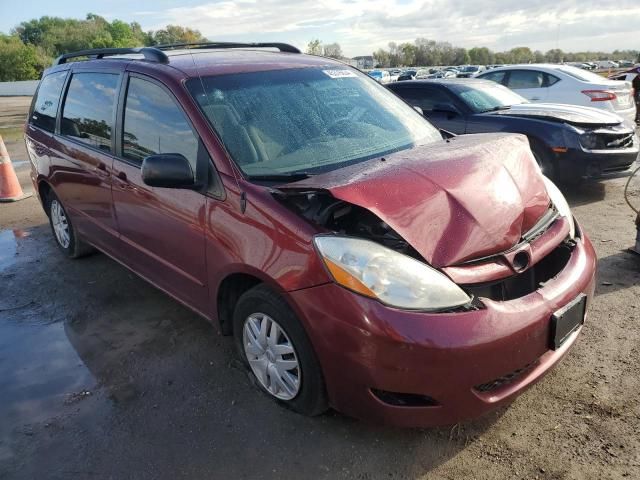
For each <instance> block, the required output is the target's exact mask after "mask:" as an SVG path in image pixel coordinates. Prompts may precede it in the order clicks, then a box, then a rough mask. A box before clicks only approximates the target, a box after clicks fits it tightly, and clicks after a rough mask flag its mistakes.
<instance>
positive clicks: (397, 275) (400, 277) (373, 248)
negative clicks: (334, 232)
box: [315, 236, 471, 310]
mask: <svg viewBox="0 0 640 480" xmlns="http://www.w3.org/2000/svg"><path fill="white" fill-rule="evenodd" d="M315 243H316V247H317V248H318V252H319V253H320V256H321V257H322V259H323V260H324V263H325V265H326V266H327V269H328V270H329V272H330V273H331V276H332V277H333V279H334V280H335V281H336V283H338V284H339V285H342V286H343V287H346V288H348V289H349V290H353V291H354V292H357V293H360V294H362V295H365V296H367V297H371V298H375V299H378V300H380V301H381V302H383V303H385V304H387V305H390V306H393V307H398V308H406V309H416V310H442V309H447V308H454V307H459V306H461V305H466V304H467V303H469V302H470V301H471V299H470V298H469V296H468V295H467V294H466V293H464V291H463V290H462V289H461V288H460V287H458V286H457V285H456V284H455V283H453V282H452V281H451V280H450V279H449V278H447V277H446V276H445V275H443V274H442V273H440V272H439V271H437V270H434V269H433V268H431V267H429V266H428V265H425V264H424V263H422V262H419V261H417V260H414V259H413V258H411V257H408V256H406V255H403V254H401V253H398V252H396V251H394V250H391V249H389V248H386V247H383V246H382V245H378V244H377V243H374V242H371V241H369V240H362V239H358V238H351V237H338V236H318V237H315Z"/></svg>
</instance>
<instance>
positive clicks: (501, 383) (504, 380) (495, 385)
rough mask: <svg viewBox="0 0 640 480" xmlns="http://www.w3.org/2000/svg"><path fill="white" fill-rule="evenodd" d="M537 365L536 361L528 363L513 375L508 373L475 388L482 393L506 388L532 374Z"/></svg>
mask: <svg viewBox="0 0 640 480" xmlns="http://www.w3.org/2000/svg"><path fill="white" fill-rule="evenodd" d="M537 364H538V361H537V360H536V361H534V362H531V363H528V364H527V365H525V366H524V367H522V368H518V369H517V370H514V371H513V372H511V373H507V374H506V375H503V376H501V377H498V378H496V379H494V380H491V381H490V382H487V383H483V384H480V385H476V386H475V387H473V388H475V389H476V390H477V391H479V392H482V393H488V392H492V391H494V390H497V389H499V388H502V387H505V386H507V385H509V384H511V383H513V382H515V381H516V380H517V379H518V378H520V377H522V376H523V375H525V374H526V373H528V372H530V371H531V370H532V369H533V367H535V366H536V365H537Z"/></svg>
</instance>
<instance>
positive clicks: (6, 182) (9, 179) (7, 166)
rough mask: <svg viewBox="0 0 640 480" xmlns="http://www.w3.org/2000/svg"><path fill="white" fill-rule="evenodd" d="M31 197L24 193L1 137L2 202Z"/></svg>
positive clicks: (0, 194) (0, 198) (0, 178)
mask: <svg viewBox="0 0 640 480" xmlns="http://www.w3.org/2000/svg"><path fill="white" fill-rule="evenodd" d="M31 195H32V194H30V193H29V194H26V195H25V194H24V193H23V191H22V187H20V182H18V177H17V176H16V172H15V170H14V169H13V165H12V164H11V159H10V158H9V152H7V147H5V146H4V141H3V140H2V136H0V202H17V201H18V200H22V199H23V198H27V197H30V196H31Z"/></svg>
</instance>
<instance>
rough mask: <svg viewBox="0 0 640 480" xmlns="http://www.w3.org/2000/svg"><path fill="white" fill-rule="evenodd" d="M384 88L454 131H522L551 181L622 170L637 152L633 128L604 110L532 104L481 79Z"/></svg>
mask: <svg viewBox="0 0 640 480" xmlns="http://www.w3.org/2000/svg"><path fill="white" fill-rule="evenodd" d="M389 88H390V89H391V90H392V91H394V92H395V93H396V94H398V95H399V96H400V97H401V98H403V99H404V100H405V101H407V102H408V103H409V104H411V105H413V106H415V107H419V108H420V109H421V110H422V112H423V114H424V116H425V117H426V118H427V119H428V120H429V121H430V122H431V123H433V124H434V125H435V126H437V127H438V128H441V129H443V130H446V131H449V132H452V133H454V134H457V135H460V134H469V133H487V132H512V133H520V134H523V135H526V136H527V138H528V139H529V143H530V145H531V150H532V152H533V155H534V157H535V159H536V161H537V162H538V164H539V166H540V168H541V170H542V172H543V173H544V174H545V175H546V176H547V177H550V178H554V179H556V180H561V181H567V182H577V181H579V180H580V179H582V178H585V177H600V176H602V175H605V174H610V173H617V172H621V171H625V170H628V169H629V167H630V166H631V165H632V164H633V163H634V162H635V160H636V158H637V157H638V151H639V142H638V138H637V136H636V134H635V130H634V128H633V127H630V126H628V125H626V124H625V123H624V122H623V121H622V120H621V118H620V117H618V116H617V115H615V114H612V113H609V112H606V111H603V110H598V109H594V108H587V107H582V106H575V105H562V104H551V103H538V104H533V103H530V102H529V101H528V100H527V99H526V98H524V97H522V96H520V95H519V94H517V93H515V92H514V91H512V90H509V89H508V88H506V87H504V86H503V85H499V84H496V83H495V82H491V81H488V80H481V79H464V80H463V79H455V80H446V81H445V80H425V81H415V82H400V83H395V84H393V85H390V86H389Z"/></svg>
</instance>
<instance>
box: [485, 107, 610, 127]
mask: <svg viewBox="0 0 640 480" xmlns="http://www.w3.org/2000/svg"><path fill="white" fill-rule="evenodd" d="M489 115H507V116H518V117H536V118H543V119H545V120H558V121H561V122H566V123H571V124H574V125H585V126H586V125H594V126H595V125H619V124H620V123H622V121H623V120H622V119H621V118H620V117H619V116H618V115H616V114H614V113H611V112H607V111H605V110H601V109H599V108H591V107H580V106H578V105H563V104H558V103H523V104H520V105H512V106H511V108H509V109H508V110H498V111H496V112H491V113H489Z"/></svg>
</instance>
